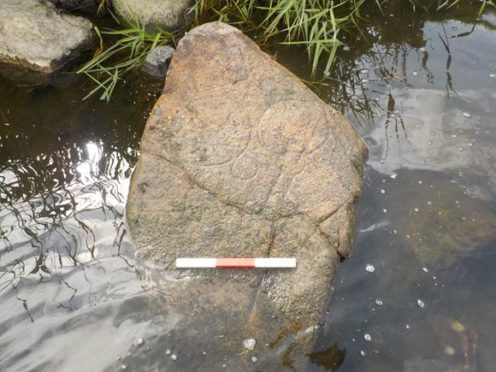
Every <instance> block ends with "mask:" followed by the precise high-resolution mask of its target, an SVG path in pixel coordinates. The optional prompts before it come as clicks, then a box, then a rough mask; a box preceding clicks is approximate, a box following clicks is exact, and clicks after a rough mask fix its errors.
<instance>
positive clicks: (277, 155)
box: [127, 22, 367, 346]
mask: <svg viewBox="0 0 496 372" xmlns="http://www.w3.org/2000/svg"><path fill="white" fill-rule="evenodd" d="M141 151H142V155H141V157H140V160H139V162H138V165H137V167H136V170H135V172H134V175H133V178H132V182H131V187H130V195H129V201H128V206H127V217H128V222H129V225H130V229H131V235H132V237H133V238H134V240H135V243H136V245H137V248H138V250H139V252H140V254H141V255H142V256H143V257H145V258H147V259H149V260H151V261H154V262H155V263H157V264H158V265H159V266H161V267H163V269H165V270H167V272H170V270H173V269H174V262H175V258H177V257H195V256H200V257H283V256H294V257H296V258H297V268H296V269H294V270H285V271H284V270H280V271H278V270H272V271H267V272H265V273H264V272H250V273H246V272H243V271H242V272H236V271H224V272H221V273H219V272H212V271H204V272H203V273H202V275H198V276H195V277H193V278H189V279H188V280H187V281H180V280H178V281H174V282H173V283H172V284H171V285H168V291H169V295H170V297H171V298H174V300H173V301H171V303H173V304H174V305H173V306H175V307H176V308H178V307H180V306H181V305H180V303H183V304H184V306H185V307H186V306H191V301H195V305H194V306H195V309H196V310H195V313H196V312H198V313H199V314H202V316H203V323H204V324H203V326H204V327H205V326H206V325H211V326H214V324H215V321H214V320H213V319H214V316H213V315H212V313H215V317H218V318H219V322H221V323H222V324H223V325H226V327H227V329H226V330H225V332H228V331H231V332H232V330H231V329H230V328H229V327H228V326H230V327H233V329H237V330H239V329H240V328H243V327H252V328H253V329H247V333H246V334H250V335H253V337H254V338H255V339H257V340H260V342H261V344H264V343H265V342H269V341H270V340H268V339H267V337H269V338H270V337H275V335H276V331H275V330H274V327H275V328H276V329H277V324H285V326H286V330H285V331H284V329H283V330H281V332H282V333H284V332H286V333H288V332H290V331H289V330H291V331H296V330H300V331H303V330H304V329H306V328H307V327H309V326H312V325H314V324H316V323H317V322H318V321H319V319H320V316H321V314H322V311H323V309H324V306H325V305H326V302H327V300H328V296H329V293H330V285H331V281H332V278H333V275H334V269H335V266H336V264H337V263H338V262H339V258H340V255H347V254H348V253H349V249H350V241H351V235H352V232H353V228H354V206H355V203H356V201H357V199H358V197H359V195H360V192H361V189H362V171H363V162H364V159H365V157H366V153H367V152H366V148H365V146H364V144H363V143H362V141H361V140H360V138H359V137H358V136H357V134H356V133H355V131H354V130H353V128H352V127H351V125H350V124H349V122H348V121H347V120H346V119H345V118H344V117H343V116H342V115H341V114H339V113H338V112H337V111H335V110H334V109H333V108H331V107H330V106H328V105H327V104H325V103H323V102H322V101H321V100H320V99H319V98H318V97H317V96H316V95H315V94H313V93H312V92H311V91H310V90H309V89H308V88H307V87H306V86H305V85H303V84H302V83H301V82H300V81H299V80H298V79H297V78H296V77H295V76H294V75H292V74H291V73H290V72H288V71H287V70H286V69H285V68H283V67H281V66H280V65H278V64H277V63H275V62H274V61H273V60H272V59H271V58H270V57H269V56H268V55H266V54H264V53H263V52H261V51H260V49H259V48H258V47H257V46H256V44H255V43H253V42H252V41H251V40H250V39H249V38H247V37H246V36H244V35H243V34H242V33H241V32H240V31H238V30H237V29H235V28H233V27H231V26H228V25H225V24H222V23H217V22H216V23H209V24H205V25H202V26H200V27H198V28H196V29H194V30H192V31H191V32H189V33H188V34H187V36H185V37H184V38H183V39H182V40H181V41H180V43H179V45H178V48H177V50H176V52H175V54H174V57H173V59H172V62H171V66H170V67H169V72H168V76H167V81H166V85H165V89H164V93H163V95H162V96H161V97H160V98H159V100H158V102H157V103H156V105H155V108H154V110H153V112H152V114H151V117H150V119H149V120H148V123H147V126H146V128H145V132H144V135H143V138H142V142H141ZM189 296H191V298H190V299H189V300H186V299H185V297H189ZM233 296H234V297H233ZM233 298H238V300H233ZM202 300H203V301H202ZM188 301H189V305H188ZM182 311H185V309H183V310H182ZM180 312H181V310H178V313H180ZM185 312H186V313H190V312H191V311H188V310H186V311H185ZM272 314H274V316H276V317H277V318H278V319H279V320H278V321H275V320H274V319H272V317H271V315H272ZM239 319H244V321H243V322H239ZM184 321H185V322H186V323H185V324H188V327H192V328H194V329H197V328H195V327H197V326H199V325H198V324H197V323H199V324H202V320H201V316H200V318H195V319H190V320H184ZM267 323H271V327H268V325H267ZM296 324H297V325H296ZM176 326H177V325H176ZM185 327H186V326H185ZM248 331H249V332H248ZM307 333H308V332H307ZM242 339H243V338H241V340H242ZM235 344H236V345H237V346H239V345H240V344H241V343H240V342H236V343H235ZM257 344H258V342H257Z"/></svg>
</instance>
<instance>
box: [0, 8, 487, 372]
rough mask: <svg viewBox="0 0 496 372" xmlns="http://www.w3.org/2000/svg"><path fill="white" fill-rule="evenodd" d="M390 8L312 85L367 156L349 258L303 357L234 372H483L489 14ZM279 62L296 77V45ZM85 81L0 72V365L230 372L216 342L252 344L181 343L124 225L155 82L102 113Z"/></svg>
mask: <svg viewBox="0 0 496 372" xmlns="http://www.w3.org/2000/svg"><path fill="white" fill-rule="evenodd" d="M471 9H472V8H471ZM472 10H473V9H472ZM390 11H391V14H393V16H392V17H390V20H389V21H388V23H387V24H384V22H383V21H382V19H374V15H373V14H371V15H370V19H371V20H370V23H371V26H370V28H369V29H368V33H369V39H370V40H369V41H365V40H363V37H362V39H361V40H359V41H353V42H352V41H351V40H350V44H352V46H353V48H352V49H351V51H348V52H346V51H342V52H341V59H340V60H339V61H338V64H337V66H336V73H335V74H334V75H333V76H331V77H330V79H327V80H324V81H322V82H321V84H315V85H313V87H314V89H315V90H316V92H318V94H320V95H321V96H322V97H323V98H324V99H326V100H328V101H329V102H330V103H332V104H333V105H335V106H336V107H338V108H340V109H341V110H343V112H345V113H346V114H347V115H348V117H350V119H351V120H352V122H353V123H354V125H355V128H356V129H357V131H359V132H360V134H361V135H362V136H363V137H364V138H365V140H366V142H367V144H368V146H369V149H370V160H369V162H368V167H367V172H366V187H365V191H364V194H363V197H362V199H361V201H360V204H359V208H358V215H359V219H358V221H359V225H358V227H357V233H356V237H355V244H354V248H353V254H352V256H351V257H350V258H349V259H347V260H345V261H344V263H343V264H342V265H341V266H340V268H339V270H338V273H337V277H336V280H335V283H334V287H333V297H332V299H331V301H330V303H329V305H328V313H327V314H326V315H325V316H324V319H323V322H322V326H321V327H320V328H319V330H318V333H317V340H316V345H315V348H314V353H312V354H310V355H307V356H303V355H302V354H301V353H294V354H291V353H286V352H285V351H281V352H280V353H276V352H275V351H274V350H269V349H268V348H267V347H264V345H261V344H260V340H259V342H258V344H257V348H256V350H255V353H253V354H249V356H250V358H251V356H257V358H258V360H257V361H256V362H252V361H251V360H250V358H248V361H249V362H248V364H246V365H243V368H242V369H256V368H257V367H258V366H260V365H262V366H264V370H291V369H293V370H305V371H322V370H336V369H338V368H339V371H388V370H391V371H397V370H404V371H440V370H454V371H491V370H493V368H492V365H493V363H494V351H495V350H496V338H495V337H494V334H496V315H494V314H495V312H494V311H493V309H494V307H495V305H496V300H495V298H496V296H494V294H495V291H494V286H493V283H494V281H495V279H496V274H495V271H494V269H493V267H494V265H496V251H495V250H494V245H495V243H496V239H495V237H496V234H495V233H496V215H495V213H496V172H495V171H496V168H495V167H494V161H495V160H496V159H495V158H496V152H495V151H494V150H493V146H494V144H495V143H496V128H495V125H494V117H495V114H496V108H495V105H494V102H495V99H496V77H494V76H495V74H496V33H495V31H494V29H495V26H496V17H495V16H494V13H493V14H490V13H486V14H485V15H483V17H482V18H481V19H479V20H476V18H475V16H474V14H475V13H474V12H473V11H472V13H470V12H465V13H464V12H461V13H460V12H458V10H457V9H453V11H452V12H451V13H450V14H445V15H444V16H443V17H438V18H437V19H434V18H431V19H427V17H426V16H423V15H419V14H417V15H415V14H414V13H413V12H411V11H410V10H406V9H405V8H397V9H391V10H390ZM388 13H389V10H388ZM459 13H460V14H463V17H462V16H461V15H460V14H459ZM454 19H462V20H463V21H464V22H465V23H462V22H460V21H457V20H454ZM278 58H279V60H280V61H281V62H282V63H284V64H287V65H288V67H289V68H290V69H292V70H294V71H295V72H297V73H299V74H300V75H302V76H305V74H306V66H308V65H307V64H306V59H305V58H306V56H305V54H304V53H302V52H301V51H299V50H294V49H290V50H279V51H278ZM85 88H86V83H85V82H84V81H80V80H75V81H72V79H69V81H64V83H63V84H58V85H57V86H51V87H44V88H40V87H34V86H29V85H26V84H25V83H22V84H20V83H14V82H10V81H8V80H7V79H5V78H0V177H1V178H0V202H1V207H0V239H1V240H0V304H1V305H0V309H1V311H0V335H1V337H0V370H2V371H3V370H5V371H30V370H37V371H39V370H50V371H52V370H60V371H66V370H94V371H99V370H109V371H111V370H119V369H124V368H126V369H128V370H188V369H191V368H193V369H195V368H196V369H200V368H203V369H204V370H223V369H224V368H225V369H227V370H240V368H241V367H240V365H239V364H237V363H238V362H237V360H238V359H239V355H230V354H225V355H224V354H223V353H222V352H221V351H220V349H219V348H218V347H217V345H220V344H221V343H220V341H219V340H222V342H228V341H230V342H234V343H236V342H237V343H239V344H240V353H243V346H242V341H243V339H244V338H245V337H249V336H250V335H229V334H218V335H203V334H201V333H197V334H198V337H197V342H196V344H194V345H191V346H190V347H188V345H184V344H182V343H181V341H180V340H181V338H182V336H183V335H178V334H175V333H174V325H175V324H176V322H177V321H178V317H179V316H181V314H177V313H175V312H174V311H173V306H171V305H170V304H168V302H167V300H168V295H167V293H166V291H164V290H163V288H162V287H161V286H160V285H157V280H158V279H157V278H156V277H153V275H151V274H150V273H148V272H147V271H146V270H144V268H143V267H142V266H141V265H140V264H139V263H138V262H136V261H135V259H134V248H133V246H132V244H131V242H130V240H129V237H128V235H127V233H126V230H125V226H124V224H123V216H122V213H123V208H124V205H125V200H126V195H127V187H128V182H129V177H130V174H131V170H132V166H133V165H134V163H135V161H136V159H137V156H138V153H137V148H138V142H139V138H140V136H141V133H142V129H143V126H144V123H145V121H146V117H147V115H148V111H149V110H150V108H151V106H152V105H153V103H154V101H155V99H156V97H157V95H158V94H159V93H160V89H161V83H160V82H157V81H153V80H149V79H147V78H145V77H143V76H139V75H138V76H134V77H132V78H131V79H130V81H129V83H128V85H127V86H126V87H125V88H124V89H122V90H120V91H118V92H117V95H116V96H115V97H114V99H113V101H112V102H111V103H109V104H105V103H101V102H97V101H95V100H90V101H85V102H83V103H81V101H80V99H81V98H82V97H83V96H84V92H83V90H84V89H85ZM367 265H369V266H368V270H367V269H366V268H367ZM370 265H372V266H373V269H374V270H373V272H371V271H372V266H370ZM192 331H193V330H192ZM196 331H197V330H196ZM193 333H194V332H193ZM187 336H188V337H189V338H194V337H195V336H194V334H193V336H191V335H187ZM209 337H210V338H209ZM226 338H228V339H230V340H225V341H224V340H223V339H226ZM283 344H284V343H283ZM245 355H246V352H245Z"/></svg>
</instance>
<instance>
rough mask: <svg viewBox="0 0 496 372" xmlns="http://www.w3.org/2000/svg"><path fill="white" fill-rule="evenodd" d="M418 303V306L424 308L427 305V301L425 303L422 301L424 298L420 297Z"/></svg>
mask: <svg viewBox="0 0 496 372" xmlns="http://www.w3.org/2000/svg"><path fill="white" fill-rule="evenodd" d="M417 305H418V307H420V308H421V309H423V308H424V306H425V303H424V301H422V300H421V299H420V298H419V299H418V300H417Z"/></svg>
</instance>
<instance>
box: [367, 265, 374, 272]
mask: <svg viewBox="0 0 496 372" xmlns="http://www.w3.org/2000/svg"><path fill="white" fill-rule="evenodd" d="M365 270H367V271H368V272H369V273H373V272H374V271H375V267H374V265H371V264H367V266H365Z"/></svg>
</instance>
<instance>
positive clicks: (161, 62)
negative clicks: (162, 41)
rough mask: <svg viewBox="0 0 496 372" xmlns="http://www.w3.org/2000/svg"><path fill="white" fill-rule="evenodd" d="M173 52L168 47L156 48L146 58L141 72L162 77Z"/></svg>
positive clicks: (171, 48)
mask: <svg viewBox="0 0 496 372" xmlns="http://www.w3.org/2000/svg"><path fill="white" fill-rule="evenodd" d="M174 51H175V49H174V48H173V47H170V46H168V45H163V46H159V47H156V48H155V49H153V50H152V51H151V52H150V53H149V54H148V56H147V57H146V60H145V63H144V64H143V66H142V70H143V71H145V72H146V73H148V74H150V75H153V76H156V77H164V76H165V74H166V72H167V66H169V62H170V60H171V58H172V56H173V54H174Z"/></svg>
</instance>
